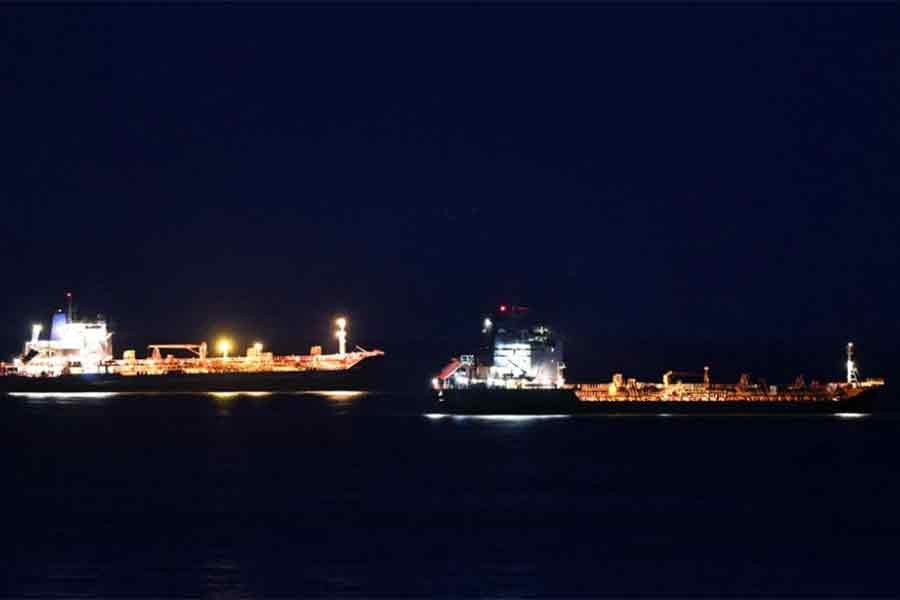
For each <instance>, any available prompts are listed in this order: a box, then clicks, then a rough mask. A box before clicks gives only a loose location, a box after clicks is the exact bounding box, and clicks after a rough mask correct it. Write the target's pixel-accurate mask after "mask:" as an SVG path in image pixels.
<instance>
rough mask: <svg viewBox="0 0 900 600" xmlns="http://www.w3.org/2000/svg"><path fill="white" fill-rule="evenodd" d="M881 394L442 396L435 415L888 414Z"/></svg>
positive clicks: (476, 391)
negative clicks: (594, 398) (692, 398)
mask: <svg viewBox="0 0 900 600" xmlns="http://www.w3.org/2000/svg"><path fill="white" fill-rule="evenodd" d="M880 396H882V394H880V393H879V390H878V389H871V390H866V391H865V392H863V393H862V394H859V395H857V396H855V397H853V398H849V399H845V400H838V401H835V400H831V399H823V400H821V401H804V402H727V401H722V402H676V401H658V402H655V401H648V402H582V401H580V400H578V398H577V397H576V396H575V392H574V391H573V390H504V389H487V388H470V389H466V390H443V392H442V393H441V395H440V396H439V397H438V398H437V401H436V402H435V404H434V412H438V413H445V414H455V415H487V414H496V415H532V414H533V415H546V414H630V413H634V414H744V413H869V412H873V411H875V410H885V409H888V410H889V409H890V407H886V406H883V405H880V403H879V402H878V399H879V397H880Z"/></svg>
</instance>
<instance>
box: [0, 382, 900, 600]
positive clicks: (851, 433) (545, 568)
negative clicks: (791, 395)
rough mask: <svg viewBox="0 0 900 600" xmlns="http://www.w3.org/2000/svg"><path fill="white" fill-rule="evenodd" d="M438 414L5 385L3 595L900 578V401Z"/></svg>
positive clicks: (593, 587) (769, 589) (397, 403)
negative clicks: (816, 411)
mask: <svg viewBox="0 0 900 600" xmlns="http://www.w3.org/2000/svg"><path fill="white" fill-rule="evenodd" d="M885 401H886V402H888V403H890V402H893V401H894V400H893V399H892V398H887V399H886V400H885ZM430 410H431V408H430V406H429V400H428V398H427V396H421V397H416V396H414V395H400V394H386V393H379V394H340V393H322V394H293V395H290V394H287V395H286V394H277V395H259V396H250V395H222V394H218V395H203V394H194V395H142V396H125V395H123V396H108V397H44V396H15V397H0V422H2V424H0V434H2V437H0V442H2V445H0V473H2V506H3V507H4V508H3V512H2V515H3V525H2V536H0V537H2V545H0V548H2V555H0V561H2V565H3V567H4V568H2V569H0V592H2V593H3V594H4V595H6V596H31V595H39V596H64V597H76V596H116V597H121V596H205V597H224V598H237V597H251V598H252V597H264V596H283V595H292V596H307V597H308V596H326V595H327V596H452V597H459V596H484V595H487V596H534V595H539V596H552V597H560V596H599V595H616V596H621V595H632V596H633V595H639V596H652V595H661V596H673V595H678V596H685V595H689V596H696V595H713V596H725V595H740V596H756V595H768V596H779V597H783V596H799V595H804V596H810V595H815V596H846V597H860V596H876V595H882V596H898V595H900V573H898V569H897V564H898V556H900V548H898V542H900V480H898V476H900V444H898V440H900V417H898V415H897V414H896V413H891V412H884V413H882V412H878V413H872V414H862V415H841V416H833V415H810V416H796V415H791V416H788V415H780V416H759V415H758V416H705V417H704V416H683V417H664V416H658V415H646V416H621V417H616V416H585V417H577V418H576V417H557V418H540V419H528V418H519V419H501V418H435V417H433V416H432V417H429V416H426V415H425V413H428V412H430Z"/></svg>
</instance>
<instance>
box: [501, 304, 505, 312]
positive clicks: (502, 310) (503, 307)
mask: <svg viewBox="0 0 900 600" xmlns="http://www.w3.org/2000/svg"><path fill="white" fill-rule="evenodd" d="M500 312H506V305H505V304H501V305H500Z"/></svg>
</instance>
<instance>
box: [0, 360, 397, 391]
mask: <svg viewBox="0 0 900 600" xmlns="http://www.w3.org/2000/svg"><path fill="white" fill-rule="evenodd" d="M367 362H368V361H367ZM376 362H377V361H376ZM380 371H381V369H380V368H379V367H378V366H377V365H372V364H366V363H365V362H364V363H362V364H360V365H357V366H355V367H353V368H352V369H349V370H346V371H303V372H295V373H218V374H205V375H138V376H132V377H123V376H121V375H68V376H62V377H53V378H31V377H0V393H79V392H115V393H149V392H173V393H177V392H217V391H222V392H229V391H267V392H290V391H311V390H372V389H378V388H379V387H380V386H381V385H382V377H381V375H380Z"/></svg>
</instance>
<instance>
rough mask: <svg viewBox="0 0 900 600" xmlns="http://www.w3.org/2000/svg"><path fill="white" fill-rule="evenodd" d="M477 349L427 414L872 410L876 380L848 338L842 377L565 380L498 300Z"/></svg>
mask: <svg viewBox="0 0 900 600" xmlns="http://www.w3.org/2000/svg"><path fill="white" fill-rule="evenodd" d="M481 333H482V343H481V345H480V347H479V349H478V351H477V352H475V353H472V354H463V355H460V356H458V357H454V358H453V359H451V360H450V362H449V363H447V365H446V366H445V367H444V368H443V369H441V371H440V372H439V373H438V374H437V375H435V376H434V378H433V379H432V380H431V386H432V388H433V391H434V397H435V401H436V402H435V406H434V410H435V413H434V414H451V415H459V414H463V415H464V414H496V415H503V414H513V415H516V414H578V413H635V412H636V413H640V412H650V413H657V414H672V413H743V412H758V411H763V412H772V411H777V412H784V411H796V412H818V411H825V412H834V413H847V414H857V413H866V412H870V411H871V410H874V408H875V399H876V397H877V396H878V394H877V391H878V390H879V389H880V388H882V387H883V386H884V380H883V379H865V380H863V379H860V377H859V370H858V367H857V364H856V360H855V358H854V346H853V343H849V344H847V347H846V352H847V361H846V369H847V372H846V377H845V378H844V380H842V381H838V382H826V383H820V382H817V381H811V382H808V383H807V382H806V381H805V380H804V379H803V377H798V378H797V379H796V380H795V381H794V382H792V383H790V384H788V385H768V384H767V383H765V382H762V381H755V382H754V381H751V379H750V376H749V375H747V374H744V375H742V376H741V377H740V379H739V380H738V381H737V382H735V383H713V382H712V380H711V376H710V369H709V367H708V366H705V367H703V369H702V370H697V371H695V372H684V371H671V370H670V371H666V372H665V373H663V375H662V377H661V378H660V380H659V381H656V382H641V381H638V380H637V379H634V378H627V379H626V378H625V377H624V376H623V375H622V374H621V373H615V374H613V375H612V377H611V379H610V381H608V382H595V383H588V382H585V383H569V382H567V381H566V378H565V362H564V359H563V345H562V342H561V341H560V339H559V337H558V336H557V335H556V334H555V333H554V332H553V331H552V330H551V329H550V328H549V327H547V326H546V325H545V324H543V323H541V322H539V321H535V320H534V319H532V318H530V314H529V310H528V308H527V307H520V306H508V305H501V306H500V307H499V308H498V310H497V311H496V312H494V313H493V314H492V315H490V316H488V317H486V318H485V319H484V321H483V323H482V328H481Z"/></svg>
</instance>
